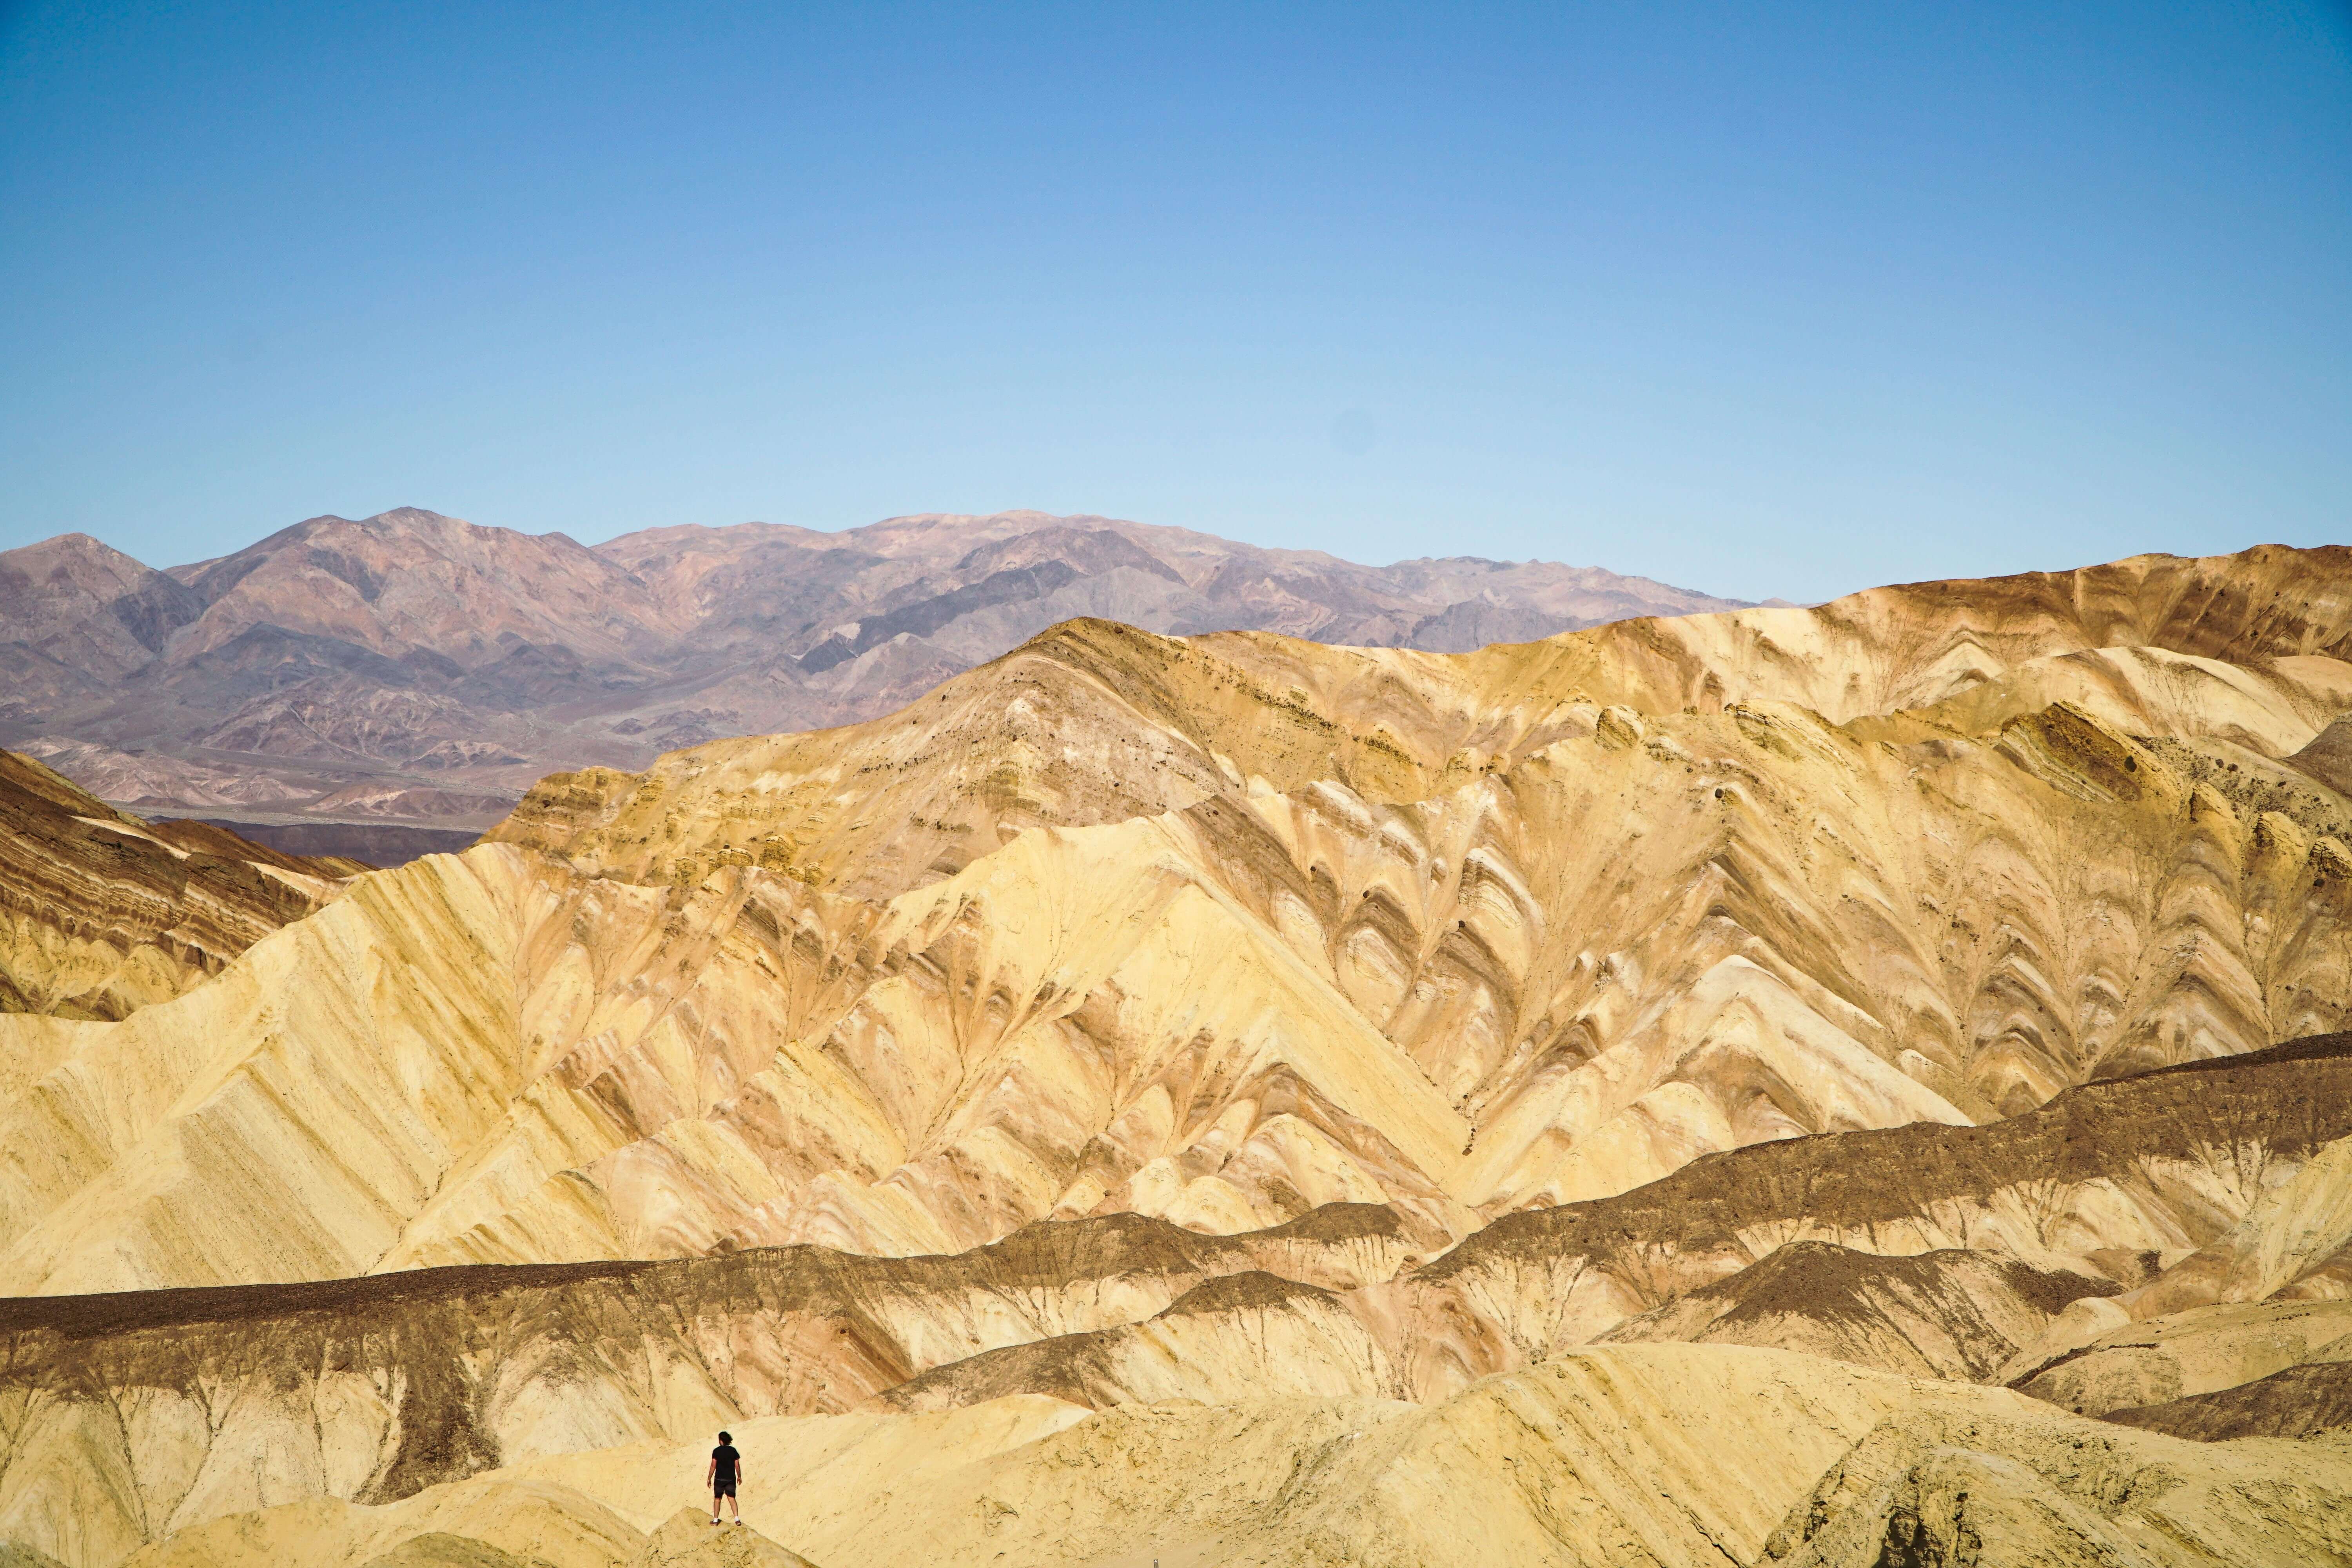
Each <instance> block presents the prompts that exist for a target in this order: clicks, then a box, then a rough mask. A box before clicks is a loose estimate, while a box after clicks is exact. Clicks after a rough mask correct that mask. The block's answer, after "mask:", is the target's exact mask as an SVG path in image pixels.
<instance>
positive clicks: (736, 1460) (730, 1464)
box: [710, 1443, 743, 1482]
mask: <svg viewBox="0 0 2352 1568" xmlns="http://www.w3.org/2000/svg"><path fill="white" fill-rule="evenodd" d="M710 1458H711V1461H712V1462H713V1463H714V1464H716V1465H717V1466H718V1467H719V1468H717V1469H715V1470H713V1471H711V1472H710V1479H711V1480H712V1481H714V1482H717V1481H731V1480H733V1479H735V1467H736V1466H737V1465H738V1464H740V1462H741V1461H742V1458H743V1456H742V1455H740V1454H739V1453H737V1452H736V1451H735V1445H734V1444H732V1443H721V1444H719V1447H716V1448H713V1449H711V1450H710Z"/></svg>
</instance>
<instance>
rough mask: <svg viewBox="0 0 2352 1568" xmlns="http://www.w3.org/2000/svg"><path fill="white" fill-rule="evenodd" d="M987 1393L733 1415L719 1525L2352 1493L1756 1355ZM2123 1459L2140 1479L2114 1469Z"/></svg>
mask: <svg viewBox="0 0 2352 1568" xmlns="http://www.w3.org/2000/svg"><path fill="white" fill-rule="evenodd" d="M1003 1403H1005V1404H1009V1405H1011V1406H1012V1409H1011V1410H1009V1411H1008V1410H1003V1409H1000V1408H999V1406H996V1405H985V1406H980V1407H976V1408H973V1409H971V1410H965V1411H961V1412H957V1413H955V1414H954V1415H948V1416H922V1415H889V1416H834V1417H822V1418H814V1419H811V1420H805V1421H763V1422H758V1423H752V1424H749V1425H748V1426H746V1428H745V1429H743V1430H741V1431H740V1432H738V1433H737V1439H738V1446H739V1447H741V1448H742V1449H743V1451H744V1454H745V1458H746V1463H747V1467H749V1468H748V1478H749V1479H748V1483H747V1487H746V1491H747V1496H746V1499H745V1505H746V1506H745V1509H744V1517H745V1519H746V1520H747V1521H750V1526H749V1528H750V1529H752V1530H757V1531H759V1532H760V1533H761V1535H764V1536H766V1537H768V1538H770V1539H771V1540H774V1541H779V1542H791V1543H792V1544H793V1549H795V1550H798V1551H801V1552H803V1553H804V1554H805V1555H806V1556H807V1557H808V1558H809V1559H810V1560H811V1561H813V1562H818V1563H860V1564H867V1565H871V1568H933V1565H939V1564H954V1563H974V1564H981V1563H993V1562H996V1561H998V1560H999V1559H1000V1556H1001V1558H1002V1560H1003V1561H1005V1562H1008V1563H1013V1562H1017V1563H1027V1564H1035V1565H1037V1568H1056V1565H1064V1564H1066V1565H1071V1568H1076V1565H1078V1564H1096V1565H1101V1564H1125V1563H1135V1564H1142V1563H1150V1561H1152V1560H1153V1559H1154V1558H1155V1557H1157V1558H1158V1559H1159V1560H1160V1561H1161V1562H1162V1563H1189V1564H1196V1565H1198V1564H1206V1563H1221V1564H1227V1563H1229V1564H1240V1565H1243V1568H1276V1565H1282V1568H1290V1565H1306V1564H1320V1563H1341V1562H1345V1563H1354V1564H1362V1565H1364V1568H1409V1565H1410V1568H1419V1565H1421V1564H1426V1563H1435V1562H1444V1563H1464V1564H1472V1565H1481V1568H1483V1565H1486V1564H1502V1563H1513V1564H1522V1563H1537V1564H1553V1565H1559V1568H1569V1565H1577V1568H1583V1565H1588V1564H1590V1565H1593V1568H1600V1565H1602V1564H1612V1565H1613V1564H1618V1563H1626V1562H1648V1563H1658V1564H1661V1565H1668V1564H1671V1565H1675V1568H1681V1565H1684V1564H1691V1565H1696V1564H1702V1563H1704V1564H1719V1563H1722V1562H1724V1561H1725V1560H1726V1559H1727V1558H1728V1559H1730V1560H1731V1561H1734V1562H1742V1563H1744V1562H1750V1561H1755V1560H1757V1559H1758V1558H1759V1557H1761V1556H1764V1555H1766V1554H1767V1552H1768V1551H1769V1552H1776V1553H1778V1559H1787V1558H1790V1557H1791V1556H1801V1560H1803V1561H1807V1562H1812V1563H1847V1562H1853V1563H1873V1562H1874V1561H1876V1559H1875V1558H1874V1556H1870V1555H1862V1556H1856V1555H1854V1552H1853V1551H1851V1550H1848V1549H1847V1548H1848V1547H1849V1546H1850V1545H1851V1543H1853V1542H1861V1541H1864V1540H1866V1541H1867V1542H1868V1544H1869V1547H1870V1549H1871V1551H1872V1552H1875V1551H1876V1550H1877V1549H1878V1547H1879V1545H1880V1544H1881V1542H1884V1541H1885V1540H1886V1539H1888V1531H1889V1529H1890V1526H1891V1525H1892V1524H1893V1522H1894V1521H1895V1515H1897V1514H1898V1513H1900V1512H1902V1511H1903V1510H1906V1509H1908V1510H1912V1513H1913V1514H1915V1515H1916V1513H1918V1512H1920V1511H1922V1510H1921V1509H1920V1507H1919V1505H1920V1503H1921V1501H1922V1500H1924V1501H1925V1502H1926V1504H1927V1507H1926V1509H1925V1510H1924V1511H1925V1512H1926V1513H1927V1515H1928V1516H1929V1518H1928V1524H1929V1527H1930V1528H1931V1529H1934V1528H1936V1527H1937V1524H1938V1523H1939V1518H1938V1516H1937V1507H1938V1505H1939V1503H1940V1504H1941V1506H1942V1507H1943V1517H1942V1518H1941V1520H1940V1522H1943V1523H1946V1524H1948V1515H1949V1514H1950V1511H1951V1509H1950V1503H1951V1500H1952V1498H1953V1495H1954V1492H1955V1489H1956V1488H1955V1484H1954V1478H1955V1477H1960V1476H1974V1477H1991V1478H1994V1479H1995V1481H1996V1484H1995V1485H1993V1486H1992V1487H1990V1488H1988V1487H1987V1486H1986V1485H1985V1484H1984V1483H1983V1482H1982V1481H1979V1482H1978V1483H1977V1484H1976V1485H1975V1486H1973V1487H1969V1488H1966V1489H1968V1491H1969V1499H1968V1500H1967V1503H1966V1506H1965V1508H1964V1510H1963V1512H1962V1518H1963V1519H1965V1520H1968V1521H1971V1523H1972V1527H1973V1528H1976V1529H1977V1530H1978V1531H1979V1533H1980V1539H1981V1543H1982V1546H1983V1549H1984V1551H1985V1552H1986V1553H1987V1555H1986V1557H1985V1558H1984V1560H1985V1561H2000V1562H2004V1563H2007V1562H2033V1561H2042V1560H2048V1561H2074V1560H2077V1559H2070V1558H2066V1557H2063V1556H2059V1557H2051V1558H2037V1557H2035V1556H2033V1555H2032V1554H2031V1553H2032V1552H2037V1551H2042V1550H2045V1543H2046V1542H2048V1541H2049V1540H2052V1539H2066V1537H2064V1536H2063V1534H2062V1535H2058V1536H2053V1533H2052V1532H2053V1531H2065V1530H2068V1529H2071V1530H2072V1531H2073V1532H2074V1538H2079V1539H2084V1540H2090V1541H2095V1542H2100V1543H2101V1544H2103V1545H2104V1544H2107V1543H2111V1542H2121V1543H2124V1544H2125V1545H2126V1546H2129V1547H2132V1548H2134V1549H2136V1550H2139V1551H2145V1550H2147V1548H2148V1547H2149V1546H2150V1545H2151V1544H2153V1543H2154V1542H2158V1541H2160V1540H2161V1541H2169V1542H2172V1545H2171V1546H2170V1547H2169V1548H2168V1550H2171V1551H2173V1552H2176V1553H2177V1555H2175V1556H2174V1557H2172V1558H2169V1559H2165V1560H2168V1561H2178V1562H2180V1563H2190V1564H2205V1563H2215V1564H2218V1563H2279V1564H2287V1563H2305V1562H2310V1561H2324V1560H2326V1553H2327V1552H2331V1551H2340V1550H2342V1548H2343V1545H2344V1542H2343V1541H2342V1539H2341V1536H2342V1529H2343V1527H2342V1526H2341V1525H2340V1524H2338V1523H2336V1522H2334V1521H2336V1520H2339V1519H2340V1518H2341V1517H2342V1516H2343V1513H2344V1504H2345V1503H2346V1502H2347V1500H2352V1459H2347V1457H2346V1456H2345V1455H2344V1454H2342V1453H2341V1452H2337V1451H2334V1450H2331V1449H2328V1448H2326V1447H2319V1446H2315V1445H2307V1444H2292V1443H2284V1442H2278V1441H2273V1440H2256V1441H2252V1442H2245V1443H2236V1444H2226V1445H2202V1444H2197V1443H2191V1442H2188V1441H2185V1440H2182V1439H2177V1438H2169V1437H2163V1436H2156V1435H2152V1434H2148V1433H2142V1432H2137V1431H2130V1430H2125V1429H2119V1428H2115V1427H2107V1426H2100V1425H2099V1424H2097V1423H2093V1422H2087V1421H2084V1420H2083V1419H2081V1418H2079V1417H2075V1416H2072V1415H2065V1414H2063V1413H2061V1412H2057V1411H2055V1410H2053V1409H2052V1408H2051V1407H2049V1406H2047V1405H2039V1404H2037V1403H2036V1402H2034V1401H2032V1400H2028V1399H2025V1398H2023V1397H2021V1396H2020V1395H2017V1394H2010V1393H2007V1392H2005V1391H1999V1390H1988V1389H1980V1388H1974V1387H1970V1386H1968V1385H1964V1384H1937V1383H1930V1382H1919V1381H1914V1380H1909V1379H1904V1378H1899V1377H1893V1376H1889V1375H1887V1374H1885V1373H1870V1372H1865V1371H1864V1370H1862V1369H1860V1368H1858V1367H1851V1366H1845V1365H1841V1364H1839V1363H1829V1362H1820V1361H1814V1360H1811V1359H1810V1358H1807V1357H1802V1356H1796V1355H1790V1354H1788V1353H1786V1352H1773V1351H1757V1350H1738V1349H1724V1348H1712V1347H1695V1346H1680V1345H1672V1346H1640V1347H1632V1346H1628V1347H1617V1348H1612V1349H1609V1350H1598V1351H1591V1352H1579V1353H1577V1354H1574V1355H1571V1356H1569V1357H1566V1358H1563V1359H1561V1360H1560V1361H1559V1362H1557V1363H1549V1364H1547V1365H1544V1366H1540V1367H1534V1368H1529V1369H1528V1370H1526V1371H1524V1372H1521V1373H1513V1374H1511V1375H1509V1376H1506V1377H1499V1378H1495V1379H1491V1380H1489V1381H1487V1382H1485V1383H1482V1384H1477V1385H1476V1386H1475V1387H1473V1388H1471V1389H1469V1390H1467V1391H1465V1393H1463V1394H1460V1395H1457V1396H1456V1397H1454V1398H1453V1399H1451V1400H1449V1401H1447V1402H1445V1403H1444V1404H1443V1405H1436V1406H1433V1407H1423V1406H1416V1405H1404V1404H1399V1403H1395V1402H1388V1401H1380V1400H1366V1399H1347V1400H1337V1401H1332V1400H1313V1399H1293V1400H1276V1401H1258V1402H1240V1403H1234V1404H1227V1405H1197V1404H1177V1405H1129V1406H1123V1407H1121V1408H1119V1409H1117V1410H1112V1411H1106V1412H1102V1413H1098V1414H1095V1415H1086V1414H1085V1413H1083V1412H1079V1411H1076V1410H1074V1409H1072V1408H1071V1407H1068V1406H1061V1407H1059V1408H1060V1409H1061V1411H1063V1412H1064V1413H1065V1414H1062V1415H1054V1414H1052V1413H1051V1408H1050V1404H1051V1402H1039V1401H1012V1402H1003ZM704 1458H705V1456H704V1452H703V1449H702V1447H700V1446H691V1447H674V1448H663V1447H631V1448H620V1449H608V1450H600V1451H595V1452H590V1453H582V1454H575V1455H568V1456H564V1457H562V1458H546V1459H541V1460H537V1461H533V1462H532V1463H530V1464H529V1465H526V1466H523V1467H521V1468H519V1469H518V1470H516V1471H512V1472H500V1473H499V1474H496V1475H493V1476H485V1477H480V1478H477V1479H474V1480H471V1481H467V1482H461V1483H456V1484H454V1485H451V1486H448V1487H442V1488H436V1489H434V1490H433V1491H430V1492H426V1493H422V1494H419V1495H418V1496H417V1497H415V1498H413V1499H410V1500H406V1501H404V1502H402V1503H398V1504H394V1505H391V1506H389V1507H386V1508H383V1509H376V1510H362V1509H352V1508H349V1507H347V1506H340V1505H339V1507H338V1508H336V1509H326V1508H320V1507H316V1506H313V1505H298V1506H297V1507H295V1508H291V1509H281V1510H270V1511H269V1512H267V1513H263V1514H256V1515H244V1516H238V1517H236V1518H233V1519H229V1520H223V1521H217V1522H215V1524H212V1525H207V1526H204V1527H201V1528H200V1529H199V1530H197V1531H191V1532H189V1533H188V1534H187V1535H186V1536H184V1537H183V1538H182V1539H181V1540H180V1541H178V1542H167V1543H165V1544H163V1546H160V1547H156V1548H151V1549H149V1550H148V1551H147V1552H145V1553H143V1554H142V1555H141V1556H140V1557H138V1558H135V1559H133V1560H132V1561H133V1562H134V1563H137V1564H138V1565H139V1568H150V1565H152V1564H163V1563H171V1564H179V1563H190V1564H193V1563H206V1564H213V1565H217V1568H246V1565H248V1564H250V1565H254V1568H258V1565H259V1564H262V1563H269V1562H274V1561H284V1560H286V1559H285V1558H284V1556H283V1555H282V1554H283V1553H284V1552H287V1551H288V1550H289V1546H290V1544H291V1543H292V1542H295V1541H296V1540H298V1539H299V1540H300V1541H302V1542H305V1549H307V1550H308V1551H309V1552H310V1553H311V1555H310V1557H309V1558H308V1559H307V1560H308V1561H312V1562H321V1563H339V1562H354V1563H357V1562H364V1561H365V1560H366V1559H365V1557H364V1556H363V1555H354V1554H355V1553H361V1552H371V1551H380V1550H382V1548H383V1545H384V1544H385V1543H388V1542H394V1541H395V1540H397V1539H404V1538H409V1537H413V1536H415V1535H417V1534H421V1533H423V1532H424V1527H425V1525H426V1524H427V1523H431V1524H434V1525H436V1526H437V1527H438V1528H441V1529H443V1530H445V1531H449V1532H450V1533H453V1534H461V1535H462V1534H466V1533H467V1532H468V1530H470V1531H472V1532H473V1533H474V1534H475V1536H476V1538H478V1539H481V1540H484V1541H487V1542H490V1543H491V1544H494V1545H499V1546H500V1547H501V1549H502V1550H514V1549H515V1548H514V1547H512V1546H509V1545H507V1544H506V1543H507V1542H512V1541H515V1540H516V1538H517V1537H518V1535H520V1534H521V1533H522V1532H523V1531H525V1530H526V1529H528V1530H529V1531H530V1532H531V1534H532V1538H533V1539H534V1540H535V1541H536V1542H540V1543H541V1544H542V1546H544V1545H548V1544H560V1545H561V1547H562V1551H563V1552H565V1553H566V1554H565V1555H562V1556H557V1555H552V1554H549V1553H547V1552H544V1551H542V1554H543V1555H548V1560H549V1561H550V1562H551V1563H560V1564H561V1565H562V1568H572V1564H574V1563H583V1564H584V1563H587V1562H591V1561H594V1559H593V1557H591V1556H589V1555H587V1554H586V1552H584V1551H583V1549H582V1546H581V1545H578V1544H574V1542H583V1543H584V1542H587V1541H596V1542H604V1543H606V1544H605V1545H604V1550H606V1551H608V1552H611V1553H612V1555H611V1556H610V1557H608V1558H606V1559H605V1560H604V1561H606V1562H608V1563H614V1564H615V1565H618V1564H621V1563H627V1562H628V1561H630V1559H631V1557H632V1556H634V1555H635V1553H636V1552H639V1551H641V1550H642V1548H641V1547H640V1546H638V1545H637V1544H636V1542H632V1541H628V1540H625V1539H624V1538H622V1532H623V1531H628V1529H629V1526H628V1525H624V1524H619V1523H618V1521H614V1523H609V1524H604V1525H602V1526H601V1527H597V1528H587V1527H584V1526H582V1527H575V1532H574V1533H573V1534H572V1535H571V1536H569V1537H564V1535H563V1532H562V1531H559V1530H557V1529H555V1528H553V1527H552V1526H551V1524H549V1523H539V1522H531V1521H530V1520H526V1519H525V1518H524V1517H523V1515H524V1514H525V1512H526V1510H524V1509H522V1508H516V1509H513V1510H512V1511H513V1512H514V1513H515V1514H516V1515H517V1517H516V1518H515V1519H514V1520H512V1521H493V1520H491V1519H489V1518H488V1516H487V1514H486V1513H485V1510H486V1508H487V1507H488V1505H491V1504H493V1503H495V1502H497V1501H498V1500H502V1499H511V1500H524V1499H528V1500H530V1501H529V1504H528V1507H529V1508H530V1509H531V1510H556V1509H559V1508H561V1507H562V1506H565V1505H564V1503H563V1500H567V1499H569V1500H576V1501H574V1502H572V1504H570V1505H569V1506H571V1507H572V1508H573V1509H574V1510H576V1512H577V1514H578V1516H579V1517H580V1518H581V1519H583V1520H594V1519H602V1520H613V1519H614V1515H617V1516H618V1519H619V1520H622V1521H632V1522H633V1523H634V1525H635V1527H636V1529H639V1530H666V1529H667V1530H674V1531H676V1532H677V1533H678V1534H679V1535H681V1536H683V1535H685V1534H686V1533H687V1527H686V1526H685V1525H683V1524H678V1525H671V1526H666V1524H665V1521H672V1520H674V1519H677V1518H679V1517H681V1516H680V1514H679V1510H680V1507H681V1499H692V1498H693V1497H694V1495H695V1492H696V1489H698V1487H699V1484H700V1480H701V1475H702V1467H703V1463H704ZM2133 1475H2139V1476H2152V1475H2160V1476H2162V1477H2164V1478H2165V1484H2164V1485H2162V1486H2159V1487H2154V1488H2149V1487H2139V1488H2133V1487H2130V1486H2120V1485H2118V1484H2117V1482H2118V1481H2119V1480H2120V1479H2122V1478H2124V1477H2127V1476H2133ZM591 1499H593V1501H590V1500H591ZM1816 1500H1817V1502H1818V1506H1816ZM687 1506H692V1505H691V1504H690V1503H689V1504H688V1505H687ZM604 1510H611V1511H610V1512H609V1513H607V1512H604ZM536 1517H537V1516H536V1515H533V1516H531V1519H532V1520H535V1519H536ZM298 1521H299V1523H298ZM458 1525H464V1526H466V1527H467V1529H457V1528H455V1527H456V1526H458ZM698 1528H700V1529H702V1530H704V1531H707V1532H708V1533H709V1535H714V1536H715V1535H717V1534H719V1533H720V1531H710V1530H709V1526H707V1525H704V1526H700V1527H698ZM730 1528H731V1527H721V1530H722V1531H723V1530H726V1529H730ZM298 1529H307V1530H308V1531H309V1533H308V1534H307V1535H301V1536H297V1535H296V1534H295V1531H297V1530H298ZM1945 1534H1946V1538H1947V1540H1948V1539H1949V1537H1950V1534H1951V1531H1949V1530H1948V1529H1947V1530H1946V1531H1945ZM637 1539H638V1540H639V1541H641V1540H642V1539H643V1538H642V1537H638V1538H637ZM2012 1547H2014V1548H2016V1550H2015V1551H2014V1552H2012V1551H2011V1548H2012ZM272 1552H278V1553H280V1554H281V1555H280V1556H278V1557H272V1556H271V1555H270V1553H272ZM200 1553H202V1554H200ZM1778 1559H1776V1560H1778ZM688 1560H689V1561H690V1560H692V1559H688ZM2123 1560H2124V1561H2137V1560H2140V1559H2138V1558H2136V1557H2132V1556H2129V1555H2126V1557H2125V1558H2124V1559H2123Z"/></svg>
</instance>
